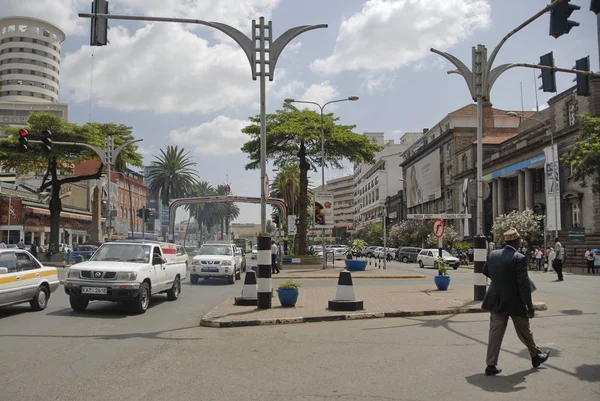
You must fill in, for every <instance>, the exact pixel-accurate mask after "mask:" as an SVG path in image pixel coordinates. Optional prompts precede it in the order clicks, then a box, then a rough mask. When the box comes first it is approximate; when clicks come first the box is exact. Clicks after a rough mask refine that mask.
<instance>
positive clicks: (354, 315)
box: [200, 276, 546, 328]
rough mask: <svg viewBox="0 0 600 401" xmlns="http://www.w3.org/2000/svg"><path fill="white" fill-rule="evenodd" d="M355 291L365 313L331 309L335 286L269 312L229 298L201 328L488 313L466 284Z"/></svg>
mask: <svg viewBox="0 0 600 401" xmlns="http://www.w3.org/2000/svg"><path fill="white" fill-rule="evenodd" d="M353 278H354V276H353ZM355 291H356V297H357V298H358V299H361V300H362V301H364V305H365V307H366V309H365V310H362V311H356V312H346V311H331V310H328V309H327V307H328V303H329V300H330V299H331V298H332V297H333V296H334V295H335V294H336V286H335V285H332V286H331V287H325V288H303V289H302V291H300V295H299V297H298V302H297V303H296V307H294V308H283V307H281V306H280V305H279V302H278V301H277V300H276V298H275V299H273V308H272V309H266V310H258V309H256V307H253V306H237V305H234V300H233V299H229V300H227V301H225V302H223V303H221V304H220V305H218V306H217V307H216V308H214V309H213V310H212V311H210V312H209V313H207V314H206V315H205V316H204V317H202V319H201V320H200V326H204V327H214V328H225V327H245V326H266V325H274V324H292V323H316V322H331V321H340V320H358V319H379V318H392V317H410V316H430V315H448V314H458V313H480V312H486V311H484V310H483V309H481V302H479V301H473V286H472V285H466V284H456V285H454V286H452V287H451V288H450V289H448V290H447V291H438V290H436V289H434V288H432V286H431V285H426V284H419V285H414V286H400V287H399V286H391V285H390V286H357V287H355ZM534 298H535V294H534ZM534 306H535V309H536V310H546V304H545V303H544V302H534Z"/></svg>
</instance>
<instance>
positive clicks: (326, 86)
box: [295, 81, 350, 111]
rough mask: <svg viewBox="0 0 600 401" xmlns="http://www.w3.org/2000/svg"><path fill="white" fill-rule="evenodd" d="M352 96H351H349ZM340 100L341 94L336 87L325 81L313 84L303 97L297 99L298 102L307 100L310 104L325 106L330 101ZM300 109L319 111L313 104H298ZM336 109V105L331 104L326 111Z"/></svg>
mask: <svg viewBox="0 0 600 401" xmlns="http://www.w3.org/2000/svg"><path fill="white" fill-rule="evenodd" d="M348 96H350V95H348ZM339 98H340V93H339V91H338V90H337V88H336V87H335V86H333V85H332V84H331V82H329V81H323V82H321V83H319V84H312V85H311V86H309V87H308V88H306V90H305V91H304V93H302V94H301V95H299V96H297V97H295V99H296V100H305V101H309V102H315V103H319V104H320V105H323V104H325V103H326V102H328V101H330V100H336V99H339ZM296 107H298V108H301V109H303V108H308V109H314V110H317V111H318V110H319V108H318V107H317V106H315V105H313V104H305V103H296ZM335 108H336V104H335V103H334V104H330V105H328V106H327V109H326V111H332V110H334V109H335Z"/></svg>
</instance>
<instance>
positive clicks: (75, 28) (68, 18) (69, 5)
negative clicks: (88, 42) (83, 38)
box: [0, 0, 91, 35]
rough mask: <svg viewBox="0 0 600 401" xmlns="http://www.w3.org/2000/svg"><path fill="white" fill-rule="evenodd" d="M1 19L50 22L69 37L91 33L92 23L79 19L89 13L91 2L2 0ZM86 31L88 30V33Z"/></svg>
mask: <svg viewBox="0 0 600 401" xmlns="http://www.w3.org/2000/svg"><path fill="white" fill-rule="evenodd" d="M1 3H2V7H1V10H0V17H3V16H27V17H33V18H39V19H42V20H44V21H48V22H50V23H52V24H54V25H56V26H58V27H59V28H60V29H62V30H63V31H64V32H65V34H67V35H82V34H86V32H89V28H87V27H89V25H90V21H89V20H88V19H84V18H79V17H78V16H77V14H78V13H80V12H89V10H90V4H91V1H89V0H27V1H23V0H1ZM86 29H88V30H87V31H86Z"/></svg>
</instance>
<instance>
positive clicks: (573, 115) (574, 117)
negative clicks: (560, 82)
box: [567, 102, 577, 127]
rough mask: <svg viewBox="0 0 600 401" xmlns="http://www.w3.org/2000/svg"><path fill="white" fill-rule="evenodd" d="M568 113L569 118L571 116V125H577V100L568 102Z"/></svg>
mask: <svg viewBox="0 0 600 401" xmlns="http://www.w3.org/2000/svg"><path fill="white" fill-rule="evenodd" d="M567 113H568V118H569V121H568V123H569V127H572V126H573V125H575V122H576V121H577V111H576V109H575V102H569V103H567Z"/></svg>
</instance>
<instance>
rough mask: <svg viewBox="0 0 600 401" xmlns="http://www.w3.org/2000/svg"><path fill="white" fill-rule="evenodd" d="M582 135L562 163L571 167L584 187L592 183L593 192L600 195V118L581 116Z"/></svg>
mask: <svg viewBox="0 0 600 401" xmlns="http://www.w3.org/2000/svg"><path fill="white" fill-rule="evenodd" d="M580 118H581V122H580V123H579V127H580V130H581V134H580V135H579V136H578V137H577V140H576V142H575V145H574V146H573V148H572V149H571V150H570V151H569V152H568V153H567V154H566V155H564V156H563V158H562V162H563V163H564V164H568V165H570V166H571V171H572V174H573V178H574V179H575V180H576V181H579V182H580V183H581V186H582V187H584V188H585V187H587V186H588V180H589V181H591V182H592V192H593V193H594V194H597V195H598V194H600V118H599V117H591V116H590V115H589V114H584V115H582V116H580Z"/></svg>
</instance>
